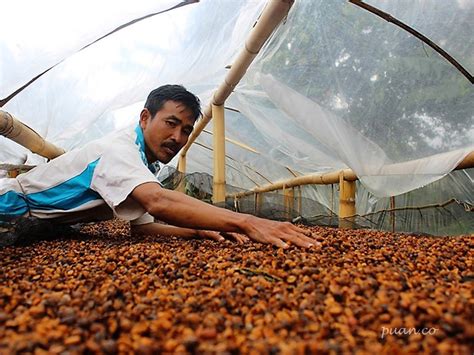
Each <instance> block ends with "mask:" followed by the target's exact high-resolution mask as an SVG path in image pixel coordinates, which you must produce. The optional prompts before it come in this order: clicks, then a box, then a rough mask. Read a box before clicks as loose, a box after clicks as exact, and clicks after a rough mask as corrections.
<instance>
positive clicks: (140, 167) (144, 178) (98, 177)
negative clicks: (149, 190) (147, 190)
mask: <svg viewBox="0 0 474 355" xmlns="http://www.w3.org/2000/svg"><path fill="white" fill-rule="evenodd" d="M147 182H154V183H158V180H157V179H156V177H155V175H153V173H152V172H151V171H150V170H148V167H147V166H146V165H145V164H144V163H143V161H142V160H141V157H140V153H139V151H138V148H137V147H135V146H133V145H124V146H121V147H114V149H111V150H109V151H107V152H106V153H104V154H103V155H102V156H101V157H100V159H99V162H98V163H97V166H96V168H95V170H94V175H93V177H92V182H91V188H92V189H93V190H94V191H96V192H97V193H99V194H100V196H101V197H102V198H103V199H104V201H105V203H107V205H109V207H110V208H111V209H112V210H113V211H114V214H115V215H116V216H117V217H118V218H121V219H124V220H127V221H131V220H135V219H138V218H140V217H141V216H142V215H144V214H145V213H146V211H145V209H144V208H143V207H142V206H141V205H140V204H139V203H138V202H137V201H135V200H134V199H132V198H131V197H130V194H131V192H132V191H133V190H134V189H135V188H136V187H137V186H139V185H141V184H144V183H147ZM150 217H151V216H150Z"/></svg>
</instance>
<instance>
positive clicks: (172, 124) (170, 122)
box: [166, 121, 176, 127]
mask: <svg viewBox="0 0 474 355" xmlns="http://www.w3.org/2000/svg"><path fill="white" fill-rule="evenodd" d="M166 123H167V124H168V126H170V127H176V122H173V121H166Z"/></svg>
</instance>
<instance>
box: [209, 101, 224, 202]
mask: <svg viewBox="0 0 474 355" xmlns="http://www.w3.org/2000/svg"><path fill="white" fill-rule="evenodd" d="M212 115H213V117H214V124H213V130H214V132H213V135H212V136H213V146H214V149H213V153H214V174H213V175H214V176H213V183H214V184H213V190H212V202H213V203H221V202H225V123H224V106H223V105H212Z"/></svg>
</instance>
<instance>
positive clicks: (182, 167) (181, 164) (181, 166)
mask: <svg viewBox="0 0 474 355" xmlns="http://www.w3.org/2000/svg"><path fill="white" fill-rule="evenodd" d="M178 171H179V172H180V173H181V176H182V178H181V181H180V182H179V184H178V187H177V188H176V190H177V191H180V192H183V193H184V192H185V191H186V182H185V178H186V176H185V173H186V156H184V157H183V156H181V155H180V156H179V161H178Z"/></svg>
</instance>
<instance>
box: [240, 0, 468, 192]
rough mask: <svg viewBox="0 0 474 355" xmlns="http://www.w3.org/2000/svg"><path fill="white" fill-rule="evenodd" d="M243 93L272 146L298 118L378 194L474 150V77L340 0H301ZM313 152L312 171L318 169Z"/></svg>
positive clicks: (415, 183) (408, 186)
mask: <svg viewBox="0 0 474 355" xmlns="http://www.w3.org/2000/svg"><path fill="white" fill-rule="evenodd" d="M461 18H464V17H461ZM309 19H311V20H309ZM239 92H242V94H247V93H249V92H253V93H254V94H253V95H254V96H255V97H258V98H259V100H260V103H259V105H258V106H256V108H255V109H254V108H252V109H253V112H258V115H259V116H260V120H261V121H266V122H267V124H266V126H265V129H264V128H263V127H259V130H261V131H265V132H266V136H267V137H270V136H273V137H272V139H273V145H275V146H282V144H285V143H286V141H285V140H284V139H285V137H286V136H289V137H290V139H291V136H292V134H293V132H294V130H293V129H292V127H293V126H297V127H298V128H299V129H300V130H304V131H306V133H308V134H310V135H311V136H312V137H313V139H314V141H315V142H317V144H319V145H323V146H324V147H325V151H326V152H327V151H329V153H330V154H329V155H328V156H330V157H331V158H334V160H333V162H332V164H331V165H330V167H331V168H333V170H336V169H338V168H340V167H341V165H342V166H346V167H350V168H352V169H353V170H354V171H355V172H356V174H357V175H358V176H359V177H360V178H361V181H362V183H363V184H364V186H365V187H366V188H367V189H369V190H370V191H371V192H372V193H373V194H374V195H376V196H379V197H387V196H393V195H399V194H402V193H405V192H407V191H411V190H413V189H415V188H418V187H420V186H424V185H426V184H429V183H431V182H433V181H436V180H438V179H440V178H442V177H443V176H445V175H446V174H448V173H449V172H450V171H451V170H452V169H454V168H455V166H456V165H457V164H458V163H459V161H461V160H462V159H463V158H464V157H465V156H466V155H467V154H468V153H469V152H471V151H472V150H473V149H474V120H473V113H474V87H473V85H471V84H470V83H469V82H468V81H467V80H466V78H465V77H464V76H463V75H462V74H461V73H460V72H459V71H458V70H457V69H456V68H455V67H454V66H452V65H451V64H450V63H448V62H447V61H446V60H445V59H444V58H442V57H441V56H440V55H439V54H438V53H436V52H434V51H433V50H431V49H430V48H429V47H426V46H425V45H423V43H422V42H421V41H420V40H419V39H417V38H415V37H413V36H412V35H410V34H409V33H407V32H406V31H404V30H402V29H400V28H398V27H396V26H394V25H393V24H390V23H388V22H386V21H382V20H381V19H380V18H378V17H376V16H374V15H373V14H371V13H369V12H367V11H365V10H363V9H361V8H359V7H357V6H355V5H353V4H350V3H348V2H346V1H342V0H341V1H334V2H331V3H328V2H325V1H299V2H298V1H297V2H295V5H294V7H293V8H292V10H291V12H290V14H289V16H288V19H287V21H286V23H285V24H284V25H283V26H280V28H279V30H278V31H277V33H276V34H275V35H274V36H273V37H272V39H271V41H270V42H269V43H268V45H267V46H266V47H265V50H264V51H263V53H261V56H260V57H259V60H258V61H257V63H254V65H253V66H252V67H251V70H249V72H248V73H247V75H246V77H245V78H244V82H243V83H242V85H241V87H240V88H239V89H238V90H237V95H238V94H239ZM253 101H255V100H253ZM261 107H276V108H278V109H279V111H282V112H284V114H285V115H286V117H287V120H286V121H285V122H284V123H279V122H278V121H277V120H275V119H274V116H273V115H272V114H271V113H267V114H265V112H263V110H262V109H261ZM236 108H237V109H242V110H247V111H248V109H247V105H242V107H240V106H239V105H237V106H236ZM257 110H258V111H257ZM288 127H290V128H289V129H288ZM281 132H284V134H281ZM286 132H288V133H286ZM282 142H285V143H282ZM290 142H291V140H290ZM290 144H291V148H292V149H293V152H298V149H299V147H300V146H299V145H296V144H292V143H290ZM314 147H315V148H316V149H317V147H316V144H314ZM285 149H286V150H288V148H287V147H285ZM319 150H320V151H322V149H319ZM311 156H312V157H314V159H311V157H310V158H309V159H307V160H306V161H305V168H306V169H305V170H307V169H308V168H309V169H311V167H312V170H313V171H314V172H318V171H320V167H319V164H320V163H321V161H323V160H322V159H321V157H320V156H318V155H314V154H312V155H311ZM427 157H431V158H428V160H424V161H417V162H415V163H413V162H411V163H410V164H407V165H404V164H402V163H405V162H408V161H413V160H417V159H420V158H423V159H425V158H427ZM325 163H326V162H325ZM398 163H400V164H398ZM308 164H309V165H310V166H308ZM324 165H326V164H324Z"/></svg>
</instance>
